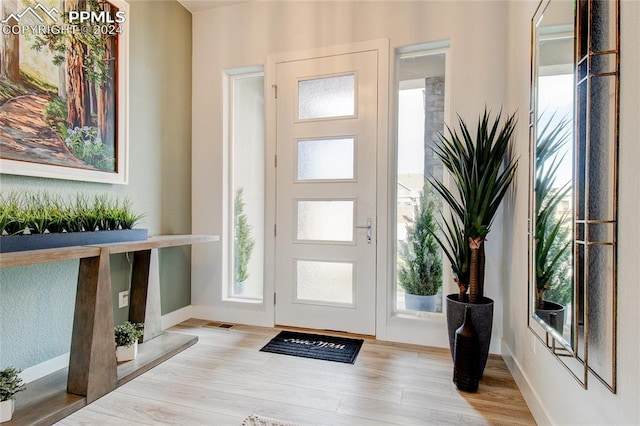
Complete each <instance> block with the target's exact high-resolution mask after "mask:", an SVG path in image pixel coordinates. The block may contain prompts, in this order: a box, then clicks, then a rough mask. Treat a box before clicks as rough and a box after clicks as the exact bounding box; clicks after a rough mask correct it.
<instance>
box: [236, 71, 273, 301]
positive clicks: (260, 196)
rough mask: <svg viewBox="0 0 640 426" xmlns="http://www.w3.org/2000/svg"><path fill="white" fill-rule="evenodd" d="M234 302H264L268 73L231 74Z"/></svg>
mask: <svg viewBox="0 0 640 426" xmlns="http://www.w3.org/2000/svg"><path fill="white" fill-rule="evenodd" d="M228 81H229V85H228V88H229V105H230V114H229V119H230V126H229V129H230V135H229V139H230V144H229V159H230V161H229V172H230V173H229V221H228V223H229V228H230V229H229V234H228V235H229V236H230V238H229V253H230V256H229V271H230V272H229V274H228V275H227V276H228V277H229V287H228V291H227V292H226V294H227V295H228V296H229V297H230V298H236V299H245V300H247V301H249V300H261V299H262V297H263V276H264V202H265V199H264V198H265V197H264V155H265V154H264V141H265V137H264V74H263V73H261V72H260V73H250V74H246V73H245V74H235V75H229V79H228Z"/></svg>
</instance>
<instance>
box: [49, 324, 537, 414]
mask: <svg viewBox="0 0 640 426" xmlns="http://www.w3.org/2000/svg"><path fill="white" fill-rule="evenodd" d="M207 323H208V322H207V321H201V320H189V321H186V322H184V323H182V324H180V325H178V326H176V327H173V328H172V329H171V331H177V332H184V333H188V334H195V335H198V336H199V339H200V340H199V342H198V343H197V344H196V345H194V346H192V347H191V348H189V349H187V350H185V351H184V352H182V353H180V354H178V355H176V356H175V357H173V358H171V359H170V360H168V361H166V362H164V363H163V364H161V365H159V366H158V367H155V368H154V369H152V370H150V371H149V372H147V373H145V374H143V375H142V376H140V377H138V378H136V379H134V380H133V381H131V382H129V383H127V384H126V385H124V386H122V387H120V388H118V389H117V390H116V391H114V392H112V393H110V394H108V395H107V396H104V397H103V398H101V399H99V400H98V401H96V402H94V403H92V404H91V405H89V406H87V407H85V408H83V409H81V410H80V411H78V412H76V413H74V414H72V415H71V416H69V417H67V418H65V419H64V420H63V421H61V422H60V423H58V424H60V425H68V426H71V425H129V424H131V425H136V424H180V425H235V426H238V425H240V424H241V423H242V420H243V419H244V418H245V417H247V416H249V415H250V414H257V415H261V416H265V417H270V418H276V419H280V420H283V421H288V422H295V423H299V424H304V425H319V424H323V425H383V424H400V425H440V424H445V425H487V424H491V425H497V424H501V425H502V424H510V425H532V424H535V421H534V419H533V417H532V416H531V413H530V412H529V409H528V408H527V405H526V403H525V402H524V399H523V398H522V395H521V394H520V391H519V390H518V388H517V387H516V385H515V383H514V381H513V379H512V378H511V375H510V374H509V371H508V370H507V367H506V365H505V364H504V362H503V361H502V360H501V359H500V358H499V357H493V356H492V357H491V358H490V359H489V362H488V364H487V368H486V370H485V373H484V378H483V379H482V381H481V383H480V388H479V390H478V392H477V393H475V394H468V393H463V392H459V391H458V390H457V389H456V387H455V385H454V384H453V383H452V382H451V375H452V362H451V359H450V356H449V351H448V350H444V349H434V348H427V347H422V346H413V345H404V344H392V343H383V342H377V341H375V340H372V339H367V340H365V343H364V345H363V347H362V350H361V351H360V354H359V355H358V358H357V360H356V362H355V364H354V365H350V364H340V363H335V362H328V361H318V360H311V359H305V358H297V357H291V356H286V355H277V354H271V353H265V352H259V351H258V349H260V348H261V347H262V346H264V345H265V344H266V343H267V342H268V341H269V340H270V339H271V338H272V337H273V336H275V335H276V334H277V333H278V330H276V329H271V328H260V327H249V326H241V325H236V326H234V327H233V328H231V329H224V328H219V327H216V325H215V324H213V325H206V324H207Z"/></svg>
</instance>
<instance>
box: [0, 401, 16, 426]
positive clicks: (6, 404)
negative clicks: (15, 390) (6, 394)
mask: <svg viewBox="0 0 640 426" xmlns="http://www.w3.org/2000/svg"><path fill="white" fill-rule="evenodd" d="M14 407H15V400H14V399H9V400H7V401H2V402H0V423H4V422H8V421H9V420H11V417H13V410H14Z"/></svg>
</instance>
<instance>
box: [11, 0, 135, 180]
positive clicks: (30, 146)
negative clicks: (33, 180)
mask: <svg viewBox="0 0 640 426" xmlns="http://www.w3.org/2000/svg"><path fill="white" fill-rule="evenodd" d="M128 12H129V10H128V4H127V3H126V2H125V1H123V0H108V1H106V0H40V1H39V2H38V1H37V0H2V2H1V10H0V26H1V30H2V31H1V32H0V173H2V174H12V175H24V176H37V177H45V178H56V179H69V180H81V181H89V182H103V183H116V184H126V183H127V180H128V102H127V100H128V81H127V75H128V72H127V70H128V44H129V38H128V22H127V18H128Z"/></svg>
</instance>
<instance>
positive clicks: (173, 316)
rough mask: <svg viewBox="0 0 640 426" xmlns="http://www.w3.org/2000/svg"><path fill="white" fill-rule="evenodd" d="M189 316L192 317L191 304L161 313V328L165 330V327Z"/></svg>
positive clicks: (178, 322)
mask: <svg viewBox="0 0 640 426" xmlns="http://www.w3.org/2000/svg"><path fill="white" fill-rule="evenodd" d="M189 318H193V307H192V306H191V305H189V306H185V307H184V308H180V309H177V310H175V311H173V312H169V313H168V314H166V315H163V316H162V318H161V322H162V329H163V330H166V329H167V328H170V327H173V326H174V325H176V324H180V323H181V322H182V321H186V320H188V319H189Z"/></svg>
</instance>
